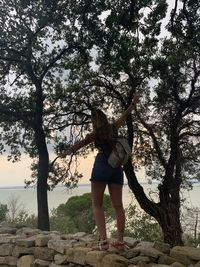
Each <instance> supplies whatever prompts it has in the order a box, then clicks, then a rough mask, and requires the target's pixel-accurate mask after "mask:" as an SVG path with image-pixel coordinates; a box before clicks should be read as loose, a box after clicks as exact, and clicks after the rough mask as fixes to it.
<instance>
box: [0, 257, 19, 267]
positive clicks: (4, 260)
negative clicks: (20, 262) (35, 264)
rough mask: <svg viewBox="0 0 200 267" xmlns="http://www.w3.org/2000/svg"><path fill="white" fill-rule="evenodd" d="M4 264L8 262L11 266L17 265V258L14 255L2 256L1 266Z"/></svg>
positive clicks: (0, 258)
mask: <svg viewBox="0 0 200 267" xmlns="http://www.w3.org/2000/svg"><path fill="white" fill-rule="evenodd" d="M2 264H8V265H11V266H16V265H17V258H16V257H13V256H6V257H0V266H1V265H2Z"/></svg>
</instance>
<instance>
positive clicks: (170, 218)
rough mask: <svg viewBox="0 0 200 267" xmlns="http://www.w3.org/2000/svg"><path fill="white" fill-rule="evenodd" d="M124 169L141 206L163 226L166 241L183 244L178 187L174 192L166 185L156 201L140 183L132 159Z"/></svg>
mask: <svg viewBox="0 0 200 267" xmlns="http://www.w3.org/2000/svg"><path fill="white" fill-rule="evenodd" d="M124 171H125V173H126V176H127V179H128V185H129V187H130V189H131V191H132V192H133V194H134V195H135V198H136V199H137V201H138V203H139V205H140V207H141V208H142V209H143V210H144V211H145V212H146V213H148V214H149V215H150V216H152V217H154V218H155V219H156V221H157V222H158V223H159V225H160V226H161V228H162V231H163V238H164V241H165V242H166V243H168V244H170V245H171V246H172V247H173V246H175V245H183V241H182V229H181V224H180V198H179V191H178V187H177V190H176V191H175V190H174V191H173V192H172V191H171V190H170V189H169V188H167V187H166V186H165V188H164V192H165V194H162V198H161V201H160V202H159V203H155V202H153V201H151V200H150V199H149V198H148V197H147V196H146V194H145V192H144V189H143V187H142V186H141V185H140V184H139V183H138V181H137V178H136V176H135V173H134V170H133V166H132V163H131V162H130V161H129V162H128V163H127V164H126V166H125V168H124ZM173 189H174V188H173ZM159 190H163V187H162V186H161V189H160V188H159ZM177 194H178V195H177Z"/></svg>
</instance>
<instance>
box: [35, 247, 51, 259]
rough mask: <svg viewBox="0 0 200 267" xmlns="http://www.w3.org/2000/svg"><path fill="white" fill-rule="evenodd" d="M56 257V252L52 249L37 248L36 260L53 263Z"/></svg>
mask: <svg viewBox="0 0 200 267" xmlns="http://www.w3.org/2000/svg"><path fill="white" fill-rule="evenodd" d="M54 255H55V251H54V250H53V249H51V248H47V247H35V252H34V256H35V259H40V260H45V261H53V259H54Z"/></svg>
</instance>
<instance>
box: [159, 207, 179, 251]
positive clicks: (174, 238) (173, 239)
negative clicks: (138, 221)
mask: <svg viewBox="0 0 200 267" xmlns="http://www.w3.org/2000/svg"><path fill="white" fill-rule="evenodd" d="M158 222H159V224H160V226H161V228H162V232H163V238H164V242H166V243H168V244H170V245H171V246H172V247H173V246H177V245H183V241H182V227H181V223H180V210H179V207H178V206H177V205H176V204H174V203H168V204H167V205H166V206H165V207H163V208H161V209H160V221H158Z"/></svg>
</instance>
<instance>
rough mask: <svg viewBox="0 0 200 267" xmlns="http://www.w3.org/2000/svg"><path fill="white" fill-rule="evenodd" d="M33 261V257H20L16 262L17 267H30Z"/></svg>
mask: <svg viewBox="0 0 200 267" xmlns="http://www.w3.org/2000/svg"><path fill="white" fill-rule="evenodd" d="M33 261H34V257H33V256H32V255H26V256H22V257H21V258H19V259H18V261H17V267H30V266H31V264H32V263H33Z"/></svg>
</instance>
